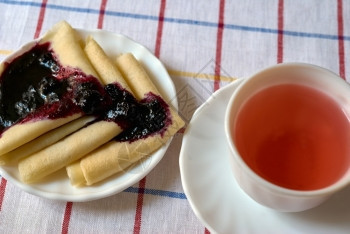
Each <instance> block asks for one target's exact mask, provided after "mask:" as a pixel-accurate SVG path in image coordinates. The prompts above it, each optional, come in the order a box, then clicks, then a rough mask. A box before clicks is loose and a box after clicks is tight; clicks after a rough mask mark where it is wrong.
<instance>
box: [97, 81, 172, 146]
mask: <svg viewBox="0 0 350 234" xmlns="http://www.w3.org/2000/svg"><path fill="white" fill-rule="evenodd" d="M105 90H106V92H107V94H108V96H109V97H110V98H111V104H110V105H109V107H108V109H107V110H106V111H105V113H104V115H103V118H104V119H105V120H107V121H114V122H116V123H117V124H119V125H120V126H121V127H122V128H123V129H124V130H123V132H122V133H121V134H119V135H118V136H117V137H115V140H116V141H129V142H132V141H134V140H137V139H141V138H145V137H147V136H149V135H151V134H153V133H155V132H158V133H162V130H163V131H164V129H165V127H168V126H169V125H170V124H171V119H170V118H169V116H170V113H169V107H168V105H167V104H166V103H165V102H164V100H163V99H162V98H161V97H160V96H158V95H155V94H153V93H148V94H147V95H146V97H145V98H144V99H143V100H141V101H139V102H138V101H137V100H136V99H135V98H134V96H133V95H132V94H130V93H129V92H128V91H127V90H125V89H123V88H121V87H119V85H117V84H109V85H106V86H105Z"/></svg>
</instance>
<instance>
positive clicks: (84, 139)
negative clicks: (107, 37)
mask: <svg viewBox="0 0 350 234" xmlns="http://www.w3.org/2000/svg"><path fill="white" fill-rule="evenodd" d="M84 51H85V53H86V55H87V57H88V58H89V59H90V61H91V63H92V65H93V66H94V67H95V68H96V71H97V72H98V74H99V77H100V79H101V81H102V82H103V83H104V84H105V85H107V84H111V83H113V84H114V83H116V84H118V85H119V86H122V85H124V86H122V87H123V88H124V89H127V90H128V89H130V88H129V87H128V86H127V84H126V82H125V80H124V78H123V77H122V75H121V74H120V72H119V71H118V69H117V68H116V67H115V65H114V64H113V62H111V60H110V59H109V58H108V57H107V55H106V54H105V53H104V51H103V50H102V48H101V47H100V46H99V45H98V44H97V43H96V42H95V40H93V38H91V37H89V38H88V39H87V42H86V46H85V48H84ZM121 131H122V128H121V127H120V126H119V125H118V124H117V123H115V122H113V121H105V120H101V121H98V122H95V123H93V124H91V125H89V126H87V127H85V128H83V129H81V130H79V131H77V132H75V133H73V134H72V135H70V136H68V137H66V138H65V139H63V140H61V141H59V142H57V143H56V144H53V145H51V146H49V147H47V148H45V149H43V150H42V151H39V152H37V153H35V154H32V155H30V156H29V157H28V158H25V159H23V160H21V161H20V162H19V165H18V170H19V172H20V175H21V179H22V181H23V182H25V183H33V182H35V181H38V180H39V179H41V178H43V177H45V176H47V175H49V174H51V173H53V172H55V171H57V170H59V169H61V168H63V167H65V166H67V165H68V164H70V163H72V162H73V161H75V160H78V159H80V158H81V157H83V156H84V155H86V154H87V153H89V152H91V151H92V150H94V149H96V148H98V147H99V146H101V145H103V144H104V143H106V142H108V141H110V140H111V139H112V138H113V137H115V136H117V135H118V134H119V133H120V132H121Z"/></svg>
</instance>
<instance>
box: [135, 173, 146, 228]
mask: <svg viewBox="0 0 350 234" xmlns="http://www.w3.org/2000/svg"><path fill="white" fill-rule="evenodd" d="M145 186H146V177H145V178H143V179H142V180H141V181H140V183H139V191H138V195H137V203H136V214H135V222H134V234H139V233H140V231H141V220H142V207H143V196H144V193H145Z"/></svg>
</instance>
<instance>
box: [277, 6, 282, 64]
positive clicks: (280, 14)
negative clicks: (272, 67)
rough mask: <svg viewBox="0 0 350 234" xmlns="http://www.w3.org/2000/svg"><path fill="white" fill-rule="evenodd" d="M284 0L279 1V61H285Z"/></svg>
mask: <svg viewBox="0 0 350 234" xmlns="http://www.w3.org/2000/svg"><path fill="white" fill-rule="evenodd" d="M283 8H284V2H283V0H279V1H278V19H277V22H278V23H277V24H278V25H277V27H278V34H277V35H278V37H277V63H282V62H283V11H284V10H283Z"/></svg>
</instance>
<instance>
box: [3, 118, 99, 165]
mask: <svg viewBox="0 0 350 234" xmlns="http://www.w3.org/2000/svg"><path fill="white" fill-rule="evenodd" d="M94 119H95V117H93V116H84V117H81V118H79V119H76V120H73V121H72V122H69V123H67V124H65V125H63V126H61V127H58V128H55V129H53V130H51V131H49V132H47V133H45V134H43V135H41V136H40V137H38V138H35V139H34V140H32V141H30V142H28V143H26V144H24V145H22V146H20V147H18V148H16V149H15V150H13V151H10V152H8V153H6V154H4V155H1V156H0V165H6V164H11V163H15V162H17V161H18V160H20V159H22V158H24V157H26V156H29V155H31V154H33V153H35V152H38V151H39V150H42V149H44V148H46V147H47V146H50V145H52V144H53V143H56V142H57V141H59V140H61V139H62V138H64V137H66V136H68V135H70V134H71V133H73V132H75V131H77V130H79V129H80V128H82V127H84V126H85V125H86V124H88V123H89V122H91V121H93V120H94Z"/></svg>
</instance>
